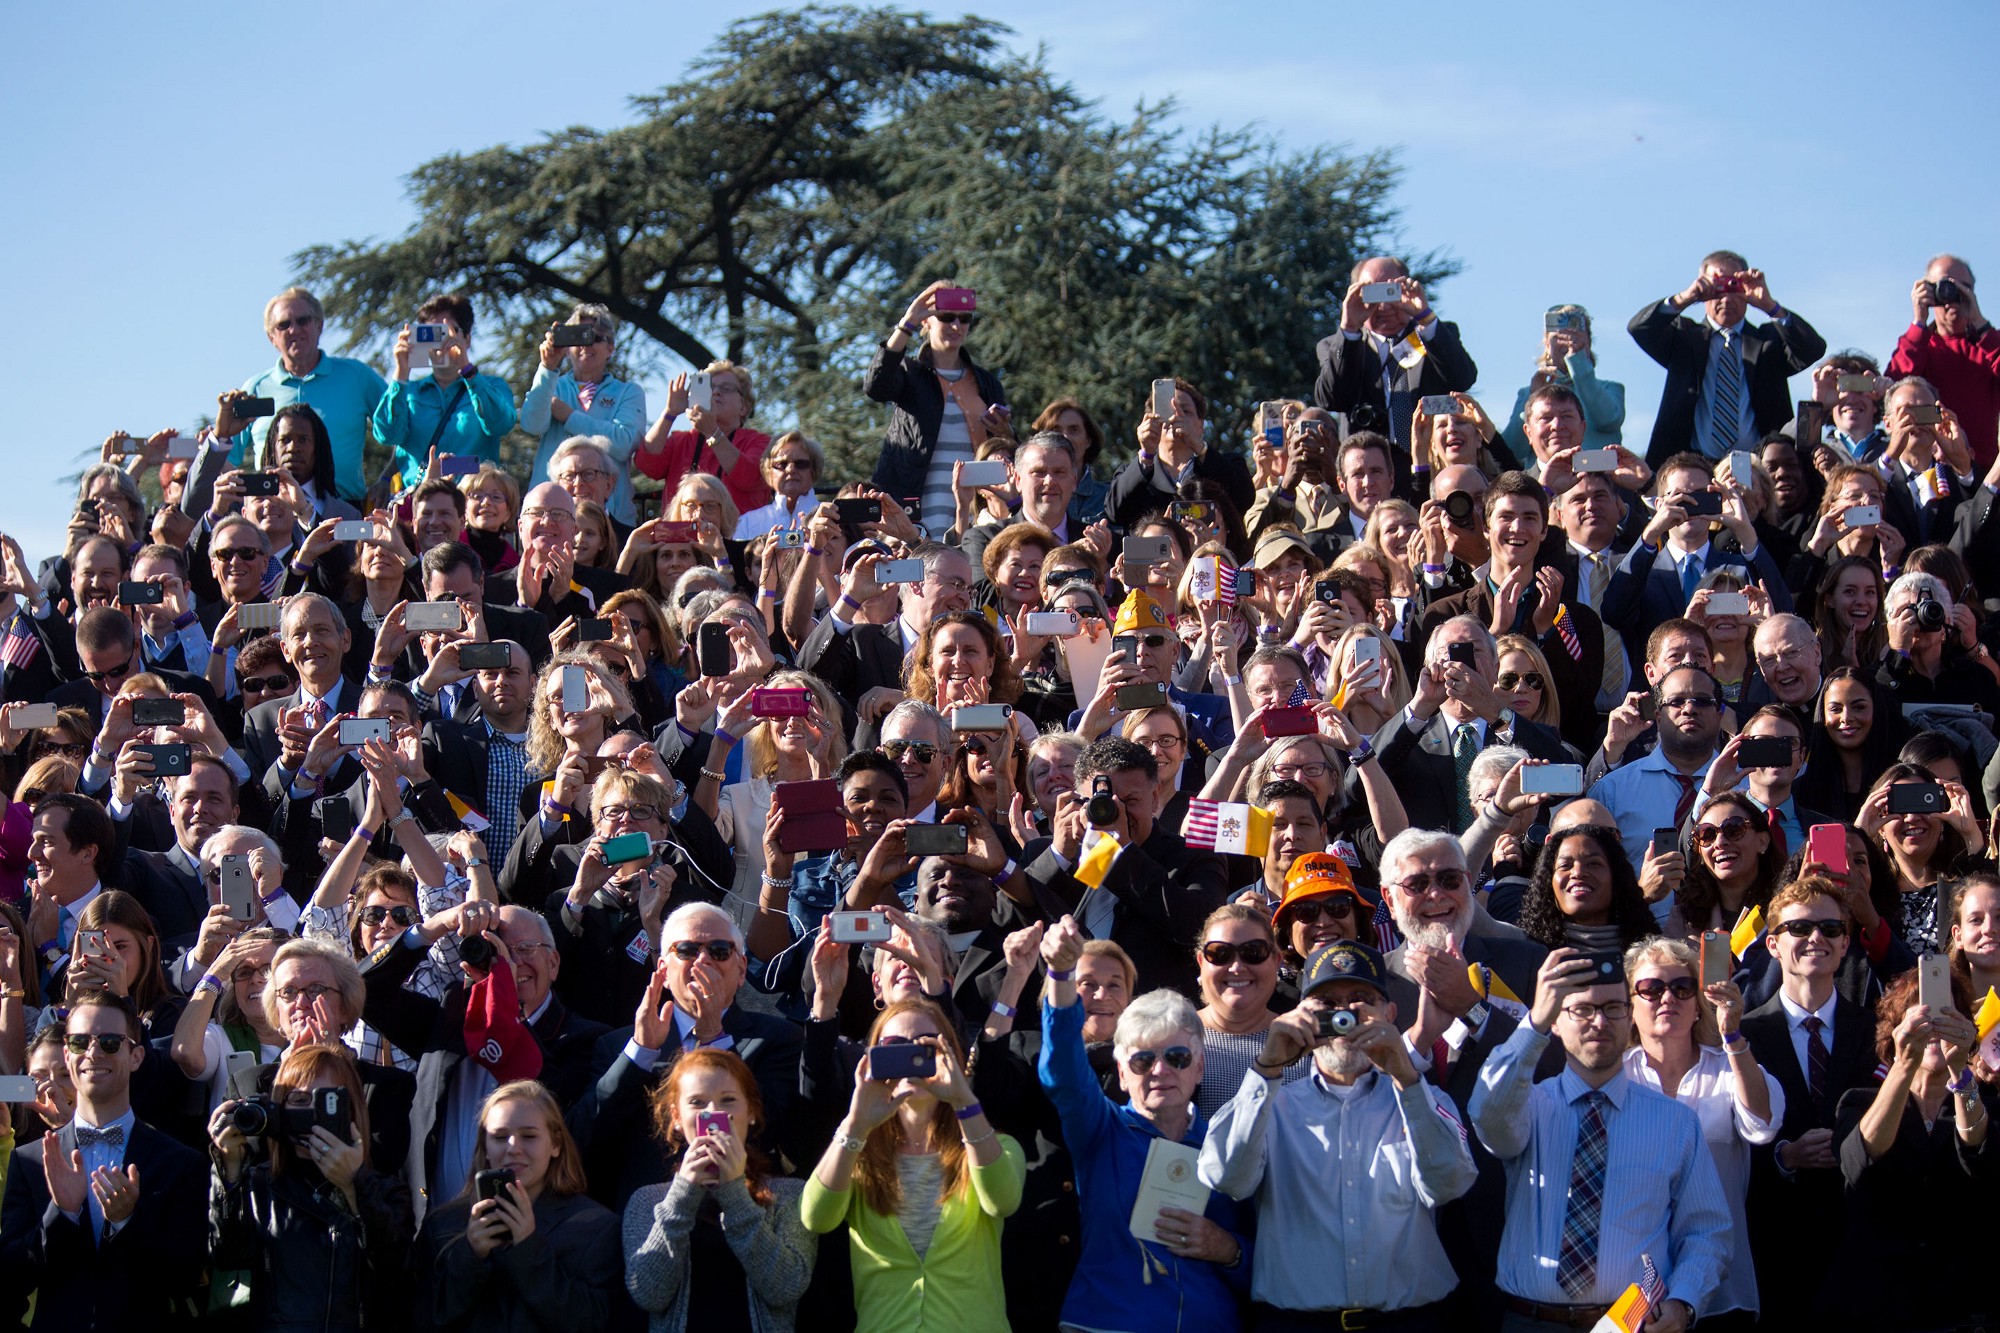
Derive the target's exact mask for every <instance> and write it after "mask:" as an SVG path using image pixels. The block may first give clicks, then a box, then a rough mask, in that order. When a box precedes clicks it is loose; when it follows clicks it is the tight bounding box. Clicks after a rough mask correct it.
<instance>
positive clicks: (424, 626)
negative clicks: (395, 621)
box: [403, 602, 465, 634]
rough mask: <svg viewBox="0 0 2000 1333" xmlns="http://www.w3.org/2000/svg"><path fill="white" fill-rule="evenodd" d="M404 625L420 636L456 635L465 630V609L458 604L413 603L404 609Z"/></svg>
mask: <svg viewBox="0 0 2000 1333" xmlns="http://www.w3.org/2000/svg"><path fill="white" fill-rule="evenodd" d="M403 625H404V627H405V628H406V629H409V630H411V631H412V632H414V633H420V634H439V633H445V634H456V633H457V632H458V631H459V630H462V629H464V628H465V608H464V607H462V606H460V605H459V604H458V603H457V602H411V603H410V604H409V605H408V606H406V607H404V608H403Z"/></svg>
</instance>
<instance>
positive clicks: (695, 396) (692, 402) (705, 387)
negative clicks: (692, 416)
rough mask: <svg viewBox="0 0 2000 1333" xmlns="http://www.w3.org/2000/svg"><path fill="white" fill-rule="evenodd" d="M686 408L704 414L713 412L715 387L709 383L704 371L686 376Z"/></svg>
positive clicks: (693, 372)
mask: <svg viewBox="0 0 2000 1333" xmlns="http://www.w3.org/2000/svg"><path fill="white" fill-rule="evenodd" d="M688 407H689V408H690V409H692V408H697V407H698V408H700V409H701V410H702V411H704V412H713V411H714V410H715V385H714V384H713V383H711V382H710V380H709V378H708V372H707V371H705V370H696V371H691V372H689V374H688Z"/></svg>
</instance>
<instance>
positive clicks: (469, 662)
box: [458, 643, 514, 671]
mask: <svg viewBox="0 0 2000 1333" xmlns="http://www.w3.org/2000/svg"><path fill="white" fill-rule="evenodd" d="M513 662H514V650H513V649H512V648H510V647H509V646H508V645H506V644H504V643H461V644H460V645H459V646H458V664H459V666H460V667H462V668H464V669H465V670H467V671H505V670H506V669H507V668H508V667H509V666H511V665H513Z"/></svg>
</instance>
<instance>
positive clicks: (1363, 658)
mask: <svg viewBox="0 0 2000 1333" xmlns="http://www.w3.org/2000/svg"><path fill="white" fill-rule="evenodd" d="M1381 660H1382V641H1381V640H1380V639H1377V638H1372V637H1371V638H1362V639H1356V640H1355V641H1354V662H1355V665H1356V666H1359V665H1361V664H1363V663H1365V662H1379V661H1381Z"/></svg>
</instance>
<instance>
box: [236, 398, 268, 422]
mask: <svg viewBox="0 0 2000 1333" xmlns="http://www.w3.org/2000/svg"><path fill="white" fill-rule="evenodd" d="M229 410H230V411H231V412H232V413H234V414H235V417H236V419H237V420H238V421H255V420H256V419H257V418H258V417H268V416H270V415H271V414H272V413H273V412H275V411H277V410H278V400H277V399H275V398H251V397H248V396H245V397H242V398H238V399H237V400H236V401H235V402H233V403H231V404H230V405H229Z"/></svg>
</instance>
